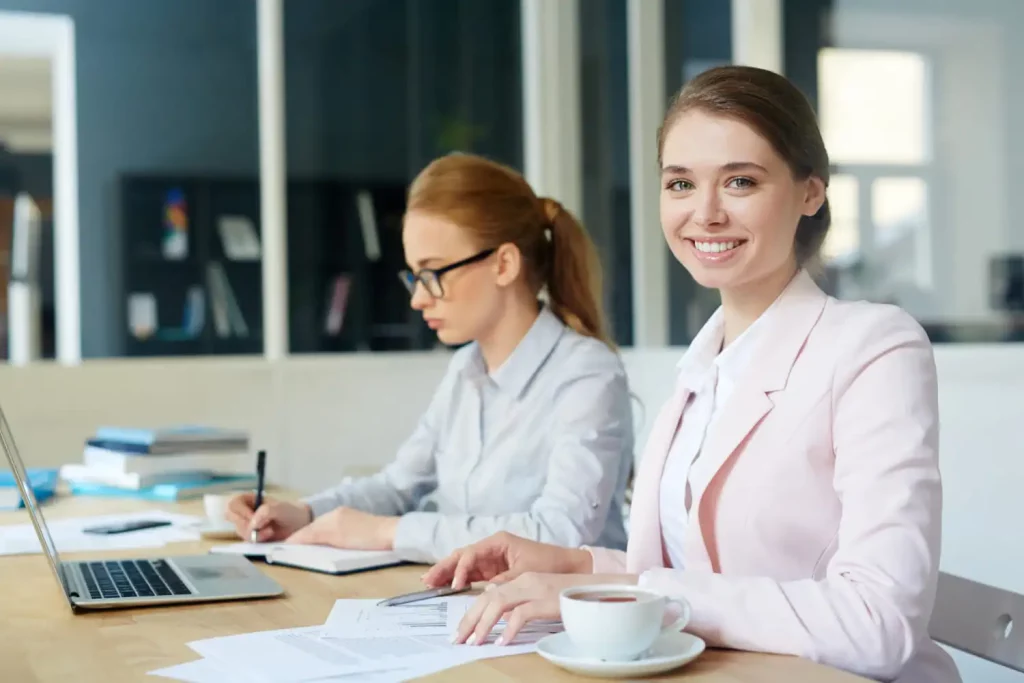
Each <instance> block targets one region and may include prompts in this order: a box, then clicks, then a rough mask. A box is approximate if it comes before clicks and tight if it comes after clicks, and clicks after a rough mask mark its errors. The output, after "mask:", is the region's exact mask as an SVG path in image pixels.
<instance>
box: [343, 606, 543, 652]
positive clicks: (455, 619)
mask: <svg viewBox="0 0 1024 683" xmlns="http://www.w3.org/2000/svg"><path fill="white" fill-rule="evenodd" d="M475 600H476V597H474V596H470V595H453V596H451V597H447V598H437V599H435V600H423V601H420V602H414V603H409V604H407V605H396V606H394V607H381V606H379V605H378V604H377V603H378V602H380V601H379V600H336V601H335V603H334V607H332V608H331V613H330V614H329V615H327V621H326V622H324V627H325V628H327V629H329V630H330V631H331V632H332V633H333V634H335V635H348V636H362V637H368V636H376V637H389V636H403V635H404V636H409V635H417V636H421V635H447V636H450V635H451V634H453V633H455V631H456V630H457V629H458V626H459V622H460V621H462V617H463V616H465V614H466V612H468V611H469V608H470V607H472V605H473V602H474V601H475ZM504 630H505V622H504V621H499V622H498V624H497V625H496V626H495V628H494V631H493V632H492V634H491V640H492V641H493V640H494V639H495V638H496V637H497V636H498V635H500V634H501V632H502V631H504ZM561 630H562V622H561V621H559V620H556V621H531V622H530V623H528V624H526V626H524V627H523V628H522V629H521V630H520V632H519V633H520V635H517V636H516V642H517V643H528V642H536V640H537V639H538V638H539V637H543V636H545V635H548V634H549V633H558V632H560V631H561Z"/></svg>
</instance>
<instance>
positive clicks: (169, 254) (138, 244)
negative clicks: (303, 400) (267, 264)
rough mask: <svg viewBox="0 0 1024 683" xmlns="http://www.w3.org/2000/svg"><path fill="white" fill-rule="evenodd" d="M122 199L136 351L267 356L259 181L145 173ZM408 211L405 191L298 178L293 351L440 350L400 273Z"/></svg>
mask: <svg viewBox="0 0 1024 683" xmlns="http://www.w3.org/2000/svg"><path fill="white" fill-rule="evenodd" d="M121 192H122V196H121V203H122V217H123V218H122V221H123V223H122V230H123V239H122V244H123V247H124V258H123V268H124V271H123V282H124V310H125V321H124V325H123V327H122V329H123V334H124V335H125V351H126V354H127V355H130V356H164V355H220V354H259V353H262V350H263V342H262V289H261V288H262V271H261V250H260V244H261V243H262V240H261V235H260V229H259V226H260V220H259V218H260V215H259V183H258V180H257V179H255V178H252V179H238V178H219V177H206V176H195V175H193V176H177V177H176V176H152V175H137V174H133V175H126V176H124V177H123V178H122V182H121ZM404 208H405V186H404V184H397V183H390V184H389V183H384V182H369V183H367V182H355V181H346V180H337V179H295V180H290V181H289V183H288V216H287V220H288V227H287V235H288V238H287V242H288V307H289V344H290V348H291V351H292V352H293V353H330V352H355V351H385V350H413V349H425V348H430V347H431V346H432V345H433V344H434V343H435V342H434V339H433V337H432V336H431V334H430V331H429V330H428V329H427V328H426V326H425V325H423V323H422V321H421V319H420V317H419V316H418V315H417V314H416V313H415V312H414V311H411V309H410V308H409V298H408V294H407V293H406V291H405V289H404V287H402V285H401V283H400V282H399V281H398V278H397V275H396V274H397V272H398V271H399V269H401V268H402V267H403V263H404V257H403V254H402V243H401V218H402V214H403V212H404Z"/></svg>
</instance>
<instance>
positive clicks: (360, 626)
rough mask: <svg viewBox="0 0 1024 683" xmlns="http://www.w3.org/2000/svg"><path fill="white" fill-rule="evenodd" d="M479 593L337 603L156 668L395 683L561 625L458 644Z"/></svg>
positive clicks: (197, 682)
mask: <svg viewBox="0 0 1024 683" xmlns="http://www.w3.org/2000/svg"><path fill="white" fill-rule="evenodd" d="M473 600H474V598H472V597H467V596H455V597H449V598H441V599H437V600H430V601H424V602H419V603H412V604H409V605H400V606H397V607H380V606H378V605H377V603H378V601H377V600H338V601H337V602H336V603H335V605H334V608H333V609H332V610H331V613H330V615H329V616H328V618H327V621H326V623H324V625H323V626H311V627H304V628H295V629H285V630H278V631H261V632H257V633H248V634H243V635H236V636H226V637H222V638H209V639H206V640H198V641H194V642H191V643H189V644H188V645H189V647H191V648H192V649H193V650H195V651H196V652H197V653H199V654H201V655H202V656H203V657H205V659H200V660H197V661H194V662H189V663H188V664H181V665H179V666H173V667H170V668H167V669H161V670H159V671H152V672H150V673H151V675H155V676H164V677H167V678H172V679H175V680H179V681H189V682H190V683H213V682H214V681H218V682H226V683H233V682H234V681H239V682H241V681H253V682H260V683H302V682H304V681H312V680H317V681H341V682H344V683H355V681H361V682H362V681H366V682H368V683H393V682H399V681H407V680H410V679H413V678H419V677H421V676H427V675H430V674H432V673H436V672H438V671H443V670H445V669H449V668H451V667H455V666H460V665H462V664H466V663H469V662H473V661H478V660H481V659H488V658H491V657H502V656H507V655H517V654H524V653H528V652H533V651H534V650H535V649H536V642H537V641H538V640H540V638H541V637H543V636H545V635H548V634H549V633H554V632H558V631H561V628H562V627H561V624H560V623H558V622H540V623H536V624H532V625H530V626H529V627H527V628H526V629H524V630H523V631H522V632H521V633H520V635H518V636H516V639H515V641H514V642H513V643H511V644H509V645H495V644H494V640H495V639H496V638H497V636H498V635H500V633H501V629H502V628H503V625H501V624H499V626H498V627H497V628H496V629H495V631H494V632H492V634H491V637H490V638H489V639H488V641H487V643H485V644H483V645H473V646H469V645H452V644H451V635H452V633H454V632H455V629H456V626H457V625H458V623H459V621H460V620H461V619H462V616H463V615H464V614H465V613H466V611H467V610H468V609H469V607H470V605H471V604H472V602H473Z"/></svg>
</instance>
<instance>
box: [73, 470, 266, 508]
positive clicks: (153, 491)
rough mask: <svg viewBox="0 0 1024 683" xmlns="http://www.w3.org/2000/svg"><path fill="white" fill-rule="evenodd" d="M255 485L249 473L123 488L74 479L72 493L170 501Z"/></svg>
mask: <svg viewBox="0 0 1024 683" xmlns="http://www.w3.org/2000/svg"><path fill="white" fill-rule="evenodd" d="M255 487H256V476H255V475H251V474H243V475H226V476H214V477H210V478H208V479H202V480H196V479H191V478H190V479H186V480H183V481H180V482H165V483H163V484H155V485H153V486H150V487H148V488H143V489H122V488H118V487H116V486H106V485H104V484H93V483H89V482H73V483H72V484H71V493H72V495H76V496H99V497H105V498H136V499H138V500H155V501H162V502H167V503H173V502H174V501H178V500H187V499H189V498H198V497H200V496H202V495H205V494H207V493H222V492H224V491H242V490H246V489H251V488H255Z"/></svg>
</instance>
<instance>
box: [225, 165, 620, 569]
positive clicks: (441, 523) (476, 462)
mask: <svg viewBox="0 0 1024 683" xmlns="http://www.w3.org/2000/svg"><path fill="white" fill-rule="evenodd" d="M402 238H403V245H404V249H405V257H406V262H407V263H408V264H409V269H408V270H406V271H403V272H402V273H401V274H400V277H401V280H402V282H403V283H404V284H405V286H406V287H407V288H408V289H409V292H410V294H411V297H412V300H411V305H412V308H413V309H415V310H416V311H419V312H420V313H421V314H422V315H423V318H424V320H425V321H426V323H427V324H428V325H429V326H430V328H431V329H433V330H435V331H436V333H437V336H438V338H439V339H440V341H441V342H443V343H444V344H447V345H452V346H457V345H465V346H463V347H462V348H460V349H459V350H458V351H456V352H455V353H454V354H453V357H452V359H451V362H450V364H449V367H448V371H447V373H446V374H445V376H444V378H443V379H442V380H441V383H440V385H439V386H438V388H437V390H436V392H435V394H434V396H433V399H432V401H431V402H430V404H429V406H428V408H427V410H426V412H425V414H424V415H423V416H422V418H421V419H420V422H419V424H418V425H417V426H416V428H415V430H414V431H413V433H412V435H411V436H410V437H409V438H408V440H407V441H406V442H405V443H404V444H403V445H402V447H401V448H400V449H399V451H398V454H397V457H396V458H395V460H394V461H393V462H392V463H391V464H389V465H388V466H387V467H385V468H384V469H383V470H382V471H381V472H379V473H378V474H375V475H373V476H369V477H364V478H359V479H355V480H350V481H345V482H343V483H341V484H339V485H337V486H335V487H334V488H331V489H328V490H326V491H323V492H322V493H319V494H316V495H314V496H311V497H309V498H307V499H305V500H303V501H301V502H298V503H292V502H286V501H282V500H274V499H266V500H265V502H264V503H263V505H261V506H260V508H259V509H258V510H256V511H253V510H252V505H253V496H252V494H248V493H247V494H242V495H240V496H237V497H235V498H234V499H233V500H232V502H231V505H230V507H229V517H230V519H231V520H232V522H233V523H234V524H235V526H236V528H237V530H238V532H239V534H240V535H241V536H242V537H243V538H248V537H249V534H250V531H252V530H257V531H258V539H259V540H260V541H271V540H289V541H294V542H298V543H316V544H325V545H332V546H335V547H339V548H353V549H367V550H369V549H393V550H395V551H396V552H397V553H398V554H399V555H400V556H402V557H403V558H404V559H406V560H409V561H419V562H433V561H436V560H438V559H440V558H442V557H445V556H447V555H448V554H450V553H452V552H453V551H454V550H456V549H457V548H460V547H463V546H466V545H468V544H471V543H473V542H475V541H478V540H480V539H482V538H485V537H487V536H490V535H492V534H494V533H496V532H499V531H508V532H511V533H514V534H516V535H517V536H522V537H526V538H530V539H534V540H536V541H541V542H545V543H551V544H555V545H559V546H568V547H579V546H580V545H582V544H588V543H590V544H596V545H601V546H607V547H612V548H624V547H625V544H626V532H625V529H624V525H623V520H622V515H621V510H622V506H623V502H624V495H625V488H626V481H627V477H628V476H629V472H630V469H631V465H632V457H633V423H632V413H631V405H630V394H629V388H628V384H627V380H626V374H625V371H624V368H623V366H622V363H621V360H620V358H619V356H618V354H617V352H616V351H615V349H614V347H613V344H612V343H611V342H610V340H609V339H608V336H607V333H606V332H605V324H604V320H603V318H602V314H601V308H600V301H601V298H600V266H599V263H598V260H597V257H596V250H595V248H594V245H593V243H592V242H591V240H590V238H589V237H588V236H587V234H586V233H585V232H584V230H583V228H582V226H581V225H580V224H579V223H578V222H577V220H576V219H575V218H574V217H573V216H572V214H570V213H569V212H568V211H566V210H565V209H564V208H563V207H562V206H561V205H560V204H559V203H558V202H557V201H555V200H553V199H546V198H539V197H537V196H536V195H535V194H534V192H533V190H532V189H531V188H530V186H529V184H528V183H527V182H526V181H525V180H524V179H523V177H522V176H521V175H520V174H519V173H517V172H516V171H514V170H512V169H510V168H507V167H505V166H503V165H500V164H498V163H495V162H492V161H489V160H487V159H484V158H482V157H479V156H475V155H470V154H452V155H449V156H445V157H442V158H440V159H437V160H435V161H434V162H433V163H431V164H430V165H429V166H427V167H426V168H425V169H424V170H423V171H422V172H421V173H420V174H419V176H418V177H417V178H416V179H415V180H414V181H413V183H412V186H411V187H410V189H409V196H408V202H407V208H406V214H405V219H404V224H403V233H402Z"/></svg>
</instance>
